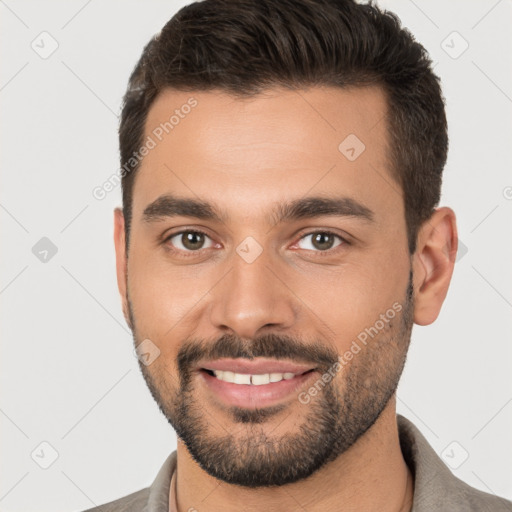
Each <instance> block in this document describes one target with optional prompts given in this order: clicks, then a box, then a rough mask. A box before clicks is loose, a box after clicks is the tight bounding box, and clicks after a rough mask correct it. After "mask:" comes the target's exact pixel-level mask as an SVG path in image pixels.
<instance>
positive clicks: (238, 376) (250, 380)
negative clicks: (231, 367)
mask: <svg viewBox="0 0 512 512" xmlns="http://www.w3.org/2000/svg"><path fill="white" fill-rule="evenodd" d="M213 373H214V374H215V377H217V378H218V379H220V380H223V381H225V382H232V383H234V384H253V385H255V386H261V385H263V384H268V383H269V382H279V381H280V380H283V379H287V380H288V379H293V377H295V375H297V374H295V373H290V372H286V373H264V374H263V375H249V374H246V373H234V372H230V371H227V370H226V371H222V370H213Z"/></svg>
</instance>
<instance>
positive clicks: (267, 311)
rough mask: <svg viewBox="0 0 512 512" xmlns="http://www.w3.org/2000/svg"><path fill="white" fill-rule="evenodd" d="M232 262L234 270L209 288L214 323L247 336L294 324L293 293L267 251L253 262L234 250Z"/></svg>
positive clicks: (219, 328) (281, 328)
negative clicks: (266, 253)
mask: <svg viewBox="0 0 512 512" xmlns="http://www.w3.org/2000/svg"><path fill="white" fill-rule="evenodd" d="M232 262H233V265H232V267H231V270H230V271H229V272H228V273H227V274H226V275H225V276H224V278H223V279H222V280H221V281H220V282H219V283H218V285H217V286H216V287H215V288H214V289H213V290H212V291H211V292H210V293H211V295H212V296H213V297H211V298H212V304H211V313H210V320H211V322H212V324H213V326H214V327H215V328H217V329H218V330H220V331H223V334H225V333H226V332H229V333H231V334H236V335H238V336H239V337H242V338H247V339H252V338H255V337H257V336H258V335H259V334H260V331H263V330H265V329H268V328H270V327H271V328H273V330H278V331H279V330H284V329H289V328H290V327H291V326H293V324H294V322H295V320H296V313H297V311H298V308H297V307H296V305H295V306H294V302H293V301H294V295H293V293H292V291H291V290H290V289H289V288H288V286H287V284H286V279H285V278H284V276H282V272H281V275H280V273H279V271H278V269H277V268H273V266H272V263H271V261H270V258H268V257H267V256H266V255H265V251H263V253H262V254H261V255H260V256H259V257H258V258H257V259H256V260H255V261H253V262H252V263H247V262H246V261H244V259H243V258H241V257H240V256H239V255H238V254H236V253H235V254H234V255H233V258H232ZM275 266H276V265H274V267H275ZM278 276H279V277H278Z"/></svg>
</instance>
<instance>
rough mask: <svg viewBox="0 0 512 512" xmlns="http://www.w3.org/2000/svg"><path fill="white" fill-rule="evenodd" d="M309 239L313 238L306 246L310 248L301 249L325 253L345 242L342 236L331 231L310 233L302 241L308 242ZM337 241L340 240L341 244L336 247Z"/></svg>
mask: <svg viewBox="0 0 512 512" xmlns="http://www.w3.org/2000/svg"><path fill="white" fill-rule="evenodd" d="M309 237H311V242H310V243H309V244H306V245H309V246H310V247H301V249H307V250H313V251H320V252H325V251H328V250H330V249H333V248H334V247H337V246H338V245H341V244H342V243H344V242H345V240H344V239H343V238H342V237H341V236H339V235H336V234H334V233H331V232H329V231H315V232H313V233H308V234H307V235H305V236H303V237H302V238H301V241H303V240H306V239H307V238H309ZM336 239H338V240H340V242H339V243H337V244H336V245H334V244H335V242H336Z"/></svg>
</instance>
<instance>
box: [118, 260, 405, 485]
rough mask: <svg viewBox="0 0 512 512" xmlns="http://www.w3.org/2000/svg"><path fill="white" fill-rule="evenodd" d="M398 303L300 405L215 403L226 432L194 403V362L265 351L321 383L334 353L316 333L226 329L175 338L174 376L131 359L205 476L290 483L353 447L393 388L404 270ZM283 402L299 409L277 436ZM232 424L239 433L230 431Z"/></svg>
mask: <svg viewBox="0 0 512 512" xmlns="http://www.w3.org/2000/svg"><path fill="white" fill-rule="evenodd" d="M127 304H128V312H129V320H130V324H131V325H130V327H131V329H132V332H133V337H134V342H135V345H138V344H139V343H140V342H141V341H142V339H141V338H140V337H138V336H137V333H136V331H137V329H136V327H135V326H136V321H135V317H134V314H133V308H132V304H131V302H130V300H129V297H128V296H127ZM400 304H402V306H403V307H402V310H401V315H398V314H397V316H396V317H395V318H394V319H393V320H390V321H389V322H388V323H387V324H386V325H385V327H384V328H383V329H382V331H381V332H379V333H378V335H376V336H375V338H373V337H372V339H371V340H370V341H368V343H367V344H365V345H364V347H362V348H361V350H360V351H359V352H358V353H357V354H354V357H353V359H352V360H351V361H350V363H348V364H346V366H343V367H342V368H341V370H339V371H338V372H337V375H336V376H335V378H333V379H332V380H330V382H328V383H327V384H323V389H322V390H321V391H319V392H318V394H317V395H316V396H314V397H312V399H311V400H310V401H309V402H308V403H307V404H305V403H303V402H302V401H299V400H297V402H298V403H299V404H300V405H297V404H293V405H291V404H290V403H289V402H287V403H283V404H279V405H275V406H270V407H264V408H255V409H248V408H242V407H236V406H234V407H229V408H227V409H226V410H225V412H226V413H227V414H228V417H229V419H230V420H231V427H230V428H229V430H228V429H225V428H219V422H218V421H216V420H215V416H214V414H212V412H211V410H208V408H209V407H210V404H209V403H206V406H202V405H201V403H200V402H199V401H198V398H199V397H198V396H197V393H198V391H197V386H195V384H196V383H197V381H198V379H197V375H196V371H197V370H196V369H195V368H196V364H197V363H198V362H199V361H200V360H202V359H206V360H212V359H218V358H221V357H230V358H247V359H253V358H255V357H266V358H274V359H289V360H297V361H303V362H304V361H305V362H308V363H311V364H312V366H313V365H314V367H315V368H317V371H318V372H319V379H318V381H322V379H321V375H324V374H325V373H327V372H328V371H329V369H331V372H332V368H333V366H334V365H336V363H338V361H339V354H338V353H337V352H336V350H334V349H333V348H332V347H330V346H325V343H321V342H319V341H318V340H316V342H315V343H304V342H302V341H301V340H297V339H295V338H292V337H288V336H282V335H276V334H267V335H264V336H261V337H259V338H257V339H254V340H250V341H243V340H242V339H240V338H239V337H237V336H235V335H224V336H222V337H221V338H219V339H217V340H216V341H214V342H211V343H207V342H205V341H204V340H187V341H185V342H184V343H183V344H182V345H181V347H180V349H179V351H178V355H177V367H178V379H176V375H174V374H173V373H172V372H171V371H169V370H168V369H167V367H166V366H165V365H166V364H169V361H162V359H163V358H161V359H160V360H156V361H155V362H153V363H152V364H151V365H150V366H146V365H144V364H143V363H142V362H141V360H140V359H139V367H140V369H141V372H142V375H143V377H144V379H145V381H146V384H147V386H148V388H149V390H150V392H151V395H152V396H153V398H154V400H155V401H156V403H157V405H158V407H159V409H160V411H161V412H162V414H163V415H164V416H165V417H166V418H167V420H168V422H169V423H170V424H171V426H172V427H173V428H174V430H175V432H176V434H177V435H178V437H179V438H180V439H181V440H182V442H183V443H184V444H185V446H186V447H187V449H188V451H189V453H190V455H191V456H192V457H193V459H194V460H195V461H196V462H197V464H199V466H200V467H201V468H202V469H203V470H204V471H206V472H207V473H208V474H209V475H210V476H212V477H214V478H216V479H218V480H222V481H224V482H226V483H229V484H236V485H240V486H244V487H248V488H259V487H272V486H281V485H285V484H289V483H294V482H297V481H299V480H302V479H305V478H307V477H309V476H310V475H312V474H313V473H315V472H316V471H318V470H319V469H320V468H321V467H323V466H324V465H326V464H327V463H329V462H331V461H333V460H335V459H336V458H338V457H339V456H340V455H341V454H342V453H344V452H345V451H347V450H348V449H349V448H350V447H351V446H352V445H354V443H356V442H357V440H358V439H359V438H360V437H361V436H362V435H363V434H365V432H366V431H367V430H368V429H369V428H370V427H371V426H372V425H373V424H374V423H375V422H376V421H377V419H378V418H379V416H380V414H381V413H382V411H383V410H384V409H385V407H386V405H387V404H388V402H389V400H390V399H391V397H392V396H393V395H394V393H395V391H396V388H397V386H398V383H399V380H400V376H401V374H402V371H403V368H404V365H405V361H406V356H407V350H408V347H409V343H410V337H411V332H412V326H413V311H414V299H413V275H412V270H411V271H410V274H409V283H408V287H407V290H406V293H405V298H404V299H403V300H402V301H400ZM381 316H382V315H381ZM338 364H339V363H338ZM331 375H332V373H331ZM194 377H195V378H194ZM178 381H179V382H178ZM303 391H304V390H303ZM287 407H300V408H301V409H300V411H301V413H300V415H299V414H297V415H296V416H297V421H295V422H294V423H293V424H294V430H293V431H288V432H284V433H282V434H281V435H278V434H276V433H275V431H276V430H277V427H275V428H274V429H270V428H269V423H270V422H271V421H272V420H273V419H275V417H276V416H277V415H278V414H279V413H282V411H284V410H285V409H286V408H287ZM299 418H300V419H301V421H300V422H298V419H299ZM285 419H286V418H285ZM282 421H284V420H282ZM235 425H238V426H240V427H241V428H240V430H238V431H236V430H235V429H234V428H233V427H234V426H235ZM295 425H297V426H296V427H295ZM278 426H279V425H278ZM265 427H266V428H265ZM215 429H217V431H215ZM219 430H221V432H220V433H218V432H219ZM273 432H274V435H272V433H273Z"/></svg>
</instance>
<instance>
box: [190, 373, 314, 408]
mask: <svg viewBox="0 0 512 512" xmlns="http://www.w3.org/2000/svg"><path fill="white" fill-rule="evenodd" d="M315 374H316V372H315V371H309V372H307V373H303V374H302V375H296V376H295V377H293V379H283V380H281V381H279V382H269V383H268V384H262V385H260V386H255V385H254V384H234V383H232V382H225V381H223V380H220V379H217V377H214V376H213V375H210V374H209V373H208V372H207V371H205V370H200V371H199V375H200V376H201V378H202V379H203V381H204V382H205V383H206V385H207V386H208V388H209V389H210V390H211V391H213V392H214V393H215V394H216V395H217V396H218V397H220V398H221V399H222V401H223V402H225V403H226V404H228V405H236V406H238V407H245V408H256V407H265V406H270V405H275V404H276V402H279V401H280V400H282V399H283V398H287V397H289V396H290V395H292V394H293V393H294V392H296V391H297V390H298V389H299V388H300V387H303V386H304V385H305V384H306V383H307V382H309V381H310V380H311V379H312V378H314V376H315Z"/></svg>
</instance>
